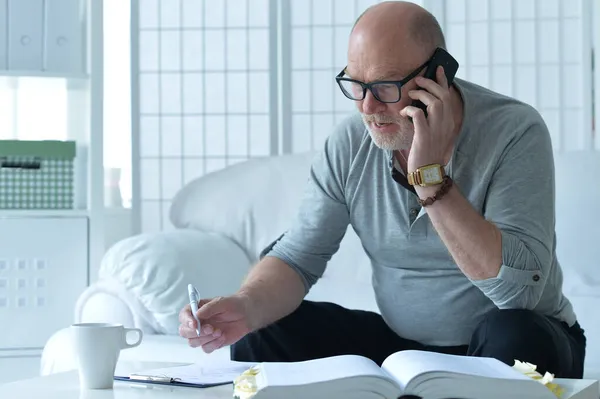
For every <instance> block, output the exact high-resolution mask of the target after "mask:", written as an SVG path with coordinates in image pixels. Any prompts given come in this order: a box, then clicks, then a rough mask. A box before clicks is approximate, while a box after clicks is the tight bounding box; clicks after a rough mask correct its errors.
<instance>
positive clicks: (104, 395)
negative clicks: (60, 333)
mask: <svg viewBox="0 0 600 399" xmlns="http://www.w3.org/2000/svg"><path fill="white" fill-rule="evenodd" d="M185 364H188V363H165V362H119V364H118V365H117V371H116V373H117V375H119V374H120V375H127V374H130V373H134V372H139V371H141V370H148V369H154V368H163V367H175V366H183V365H185ZM554 382H556V383H558V384H559V385H560V386H562V387H563V388H564V389H565V392H564V394H563V396H562V398H561V399H599V397H600V393H599V388H598V381H595V380H567V379H561V378H557V379H555V380H554ZM232 393H233V387H232V385H231V384H229V385H222V386H218V387H212V388H189V387H170V386H165V385H150V384H141V383H130V382H124V381H115V384H114V388H113V389H98V390H96V389H92V390H80V389H79V377H78V375H77V372H76V371H68V372H64V373H57V374H52V375H49V376H45V377H36V378H30V379H26V380H20V381H15V382H11V383H8V384H3V385H0V398H10V399H17V398H28V399H31V398H44V399H59V398H60V399H138V398H144V399H152V398H169V399H170V398H177V399H186V398H194V399H225V398H228V399H229V398H232Z"/></svg>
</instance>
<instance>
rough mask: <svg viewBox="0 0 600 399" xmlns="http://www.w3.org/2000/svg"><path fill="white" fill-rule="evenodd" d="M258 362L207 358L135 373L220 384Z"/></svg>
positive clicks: (188, 381) (198, 382)
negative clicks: (185, 364) (183, 364)
mask: <svg viewBox="0 0 600 399" xmlns="http://www.w3.org/2000/svg"><path fill="white" fill-rule="evenodd" d="M255 364H256V363H248V362H234V361H214V360H207V361H204V362H201V363H194V364H190V365H187V366H176V367H165V368H159V369H150V370H141V371H137V372H135V373H133V374H136V375H144V376H162V377H170V378H177V379H178V382H186V383H190V384H199V385H204V384H220V383H226V382H233V380H234V379H235V378H236V377H238V376H239V375H240V374H242V373H243V372H244V371H246V370H248V369H249V368H250V367H252V366H254V365H255Z"/></svg>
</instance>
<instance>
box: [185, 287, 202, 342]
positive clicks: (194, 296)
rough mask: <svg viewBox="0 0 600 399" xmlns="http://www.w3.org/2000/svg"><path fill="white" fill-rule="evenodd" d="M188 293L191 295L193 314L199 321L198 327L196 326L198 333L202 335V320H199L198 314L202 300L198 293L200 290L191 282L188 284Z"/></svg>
mask: <svg viewBox="0 0 600 399" xmlns="http://www.w3.org/2000/svg"><path fill="white" fill-rule="evenodd" d="M188 295H189V297H190V306H191V307H192V316H194V319H196V322H197V323H198V328H196V333H197V334H198V336H200V320H198V316H196V313H197V312H198V301H199V300H200V298H199V296H200V295H198V290H197V289H196V288H195V287H194V286H193V285H191V284H188Z"/></svg>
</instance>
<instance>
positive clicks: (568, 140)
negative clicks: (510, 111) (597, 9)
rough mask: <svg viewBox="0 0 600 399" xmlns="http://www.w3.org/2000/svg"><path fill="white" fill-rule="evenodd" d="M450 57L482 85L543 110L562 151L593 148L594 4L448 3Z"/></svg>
mask: <svg viewBox="0 0 600 399" xmlns="http://www.w3.org/2000/svg"><path fill="white" fill-rule="evenodd" d="M445 5H446V6H445V9H446V15H445V20H446V26H445V32H446V35H447V45H448V50H449V51H450V52H451V53H452V54H453V55H454V56H455V57H456V59H457V60H458V61H459V63H460V65H461V67H460V69H459V71H458V73H457V77H459V78H464V79H468V80H471V81H474V82H475V83H478V84H481V85H482V86H485V87H489V88H491V89H493V90H495V91H498V92H500V93H503V94H506V95H509V96H513V97H516V98H518V99H520V100H522V101H524V102H527V103H529V104H531V105H532V106H534V107H536V108H537V109H538V110H539V111H540V113H541V114H542V116H543V117H544V119H545V121H546V123H547V124H548V128H549V129H550V133H551V135H552V140H553V145H554V147H555V149H557V150H585V149H589V148H591V146H592V129H591V115H592V112H591V106H590V101H591V73H590V72H589V65H590V58H589V57H590V54H589V51H590V49H589V48H585V50H584V46H585V43H589V37H590V34H591V29H590V26H589V25H588V24H587V23H586V22H585V13H586V12H591V3H590V2H589V1H587V0H487V1H486V0H446V3H445Z"/></svg>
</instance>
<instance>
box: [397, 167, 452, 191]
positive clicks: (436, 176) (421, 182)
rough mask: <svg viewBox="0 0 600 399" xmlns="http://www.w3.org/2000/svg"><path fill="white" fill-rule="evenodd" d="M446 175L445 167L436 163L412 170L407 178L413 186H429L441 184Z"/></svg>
mask: <svg viewBox="0 0 600 399" xmlns="http://www.w3.org/2000/svg"><path fill="white" fill-rule="evenodd" d="M445 175H446V172H445V171H444V167H443V166H442V165H440V164H437V163H434V164H430V165H425V166H421V167H420V168H417V169H416V170H415V171H414V172H410V173H409V174H408V176H407V178H408V184H410V185H411V186H417V185H418V186H421V187H428V186H435V185H438V184H440V183H441V182H442V181H444V176H445Z"/></svg>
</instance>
